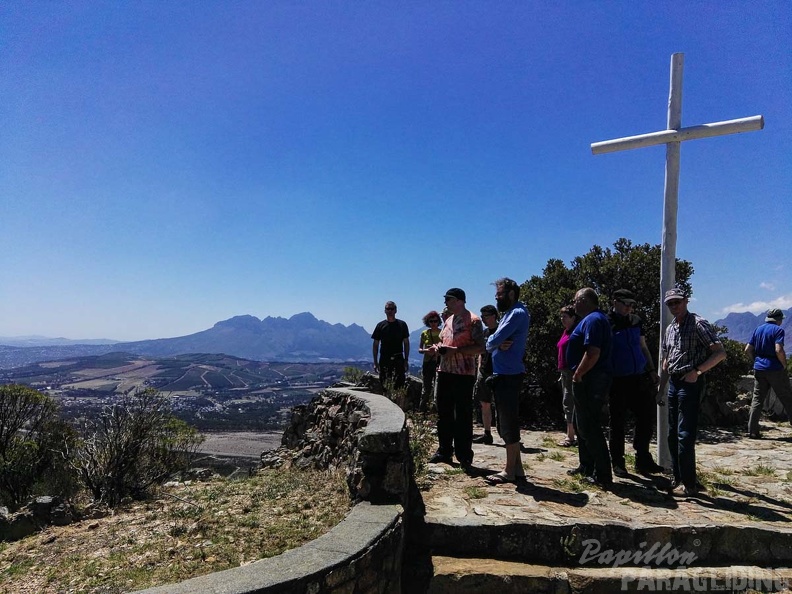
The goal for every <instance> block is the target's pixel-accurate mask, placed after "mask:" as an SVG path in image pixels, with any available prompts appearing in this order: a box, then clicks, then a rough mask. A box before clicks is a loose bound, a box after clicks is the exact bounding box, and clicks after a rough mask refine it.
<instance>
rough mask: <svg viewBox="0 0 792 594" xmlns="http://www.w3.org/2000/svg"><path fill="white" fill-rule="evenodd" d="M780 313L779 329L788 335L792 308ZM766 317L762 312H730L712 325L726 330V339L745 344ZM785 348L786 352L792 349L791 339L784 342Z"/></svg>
mask: <svg viewBox="0 0 792 594" xmlns="http://www.w3.org/2000/svg"><path fill="white" fill-rule="evenodd" d="M781 311H783V312H784V319H783V321H782V322H781V327H782V328H783V329H784V332H785V333H786V334H790V332H792V307H790V308H789V309H786V310H781ZM766 315H767V312H762V313H760V314H752V313H751V312H749V311H745V312H741V313H737V312H730V313H729V314H728V315H727V316H726V317H725V318H721V319H720V320H715V322H714V323H715V325H717V326H723V327H724V328H726V329H727V332H726V336H727V337H728V338H731V339H732V340H736V341H738V342H742V343H747V342H748V341H749V340H751V335H752V334H753V331H754V330H756V328H757V327H759V325H761V324H764V321H765V316H766ZM785 347H786V351H787V352H789V351H790V349H792V338H790V339H789V340H788V341H786V344H785Z"/></svg>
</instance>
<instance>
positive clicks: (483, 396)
mask: <svg viewBox="0 0 792 594" xmlns="http://www.w3.org/2000/svg"><path fill="white" fill-rule="evenodd" d="M485 379H487V378H485V377H484V376H483V375H481V374H479V375H478V376H477V377H476V386H475V388H473V397H474V398H475V399H476V400H478V401H479V402H490V403H491V402H492V390H491V389H490V387H489V386H488V385H487V383H486V382H485V381H484V380H485Z"/></svg>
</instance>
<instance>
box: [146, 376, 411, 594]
mask: <svg viewBox="0 0 792 594" xmlns="http://www.w3.org/2000/svg"><path fill="white" fill-rule="evenodd" d="M295 417H297V418H296V420H295V419H293V421H292V425H291V426H290V428H289V429H287V431H286V433H285V434H284V443H285V444H288V445H290V446H291V447H292V448H296V456H295V457H294V460H295V462H298V461H299V460H300V459H303V460H311V461H312V463H313V464H314V465H316V461H317V460H319V461H321V463H322V464H326V465H328V466H341V465H342V464H343V465H345V466H346V468H347V476H348V481H347V482H348V484H349V486H350V489H351V492H352V495H353V496H354V497H355V498H356V499H357V500H358V501H360V502H359V503H358V504H357V505H355V506H354V507H353V508H352V510H351V511H350V512H349V514H347V516H346V518H344V520H343V521H342V522H341V523H340V524H339V525H338V526H336V527H335V528H333V529H332V530H330V531H329V532H328V533H326V534H324V535H323V536H321V537H319V538H317V539H316V540H314V541H312V542H310V543H308V544H306V545H304V546H302V547H300V548H298V549H293V550H291V551H286V552H285V553H283V554H282V555H278V556H277V557H272V558H269V559H262V560H260V561H256V562H254V563H251V564H249V565H245V566H243V567H235V568H233V569H228V570H225V571H219V572H216V573H211V574H208V575H204V576H200V577H196V578H192V579H189V580H186V581H184V582H180V583H178V584H171V585H166V586H158V587H155V588H149V589H147V590H141V591H139V592H138V593H137V594H196V593H207V594H208V593H211V594H274V593H276V592H277V593H290V594H291V593H294V594H341V593H348V594H374V593H383V592H384V593H388V594H396V593H398V592H400V591H401V564H402V547H403V541H404V518H403V516H404V508H403V507H402V503H403V502H406V501H407V493H408V489H409V476H410V464H411V459H410V451H409V443H408V439H407V430H406V424H405V418H404V413H403V412H402V411H401V409H400V408H399V407H398V406H396V405H395V404H394V403H392V402H391V401H390V400H388V399H387V398H385V397H384V396H379V395H377V394H370V393H366V392H360V391H357V390H354V389H346V388H331V389H329V390H325V391H323V392H321V393H320V394H319V395H317V396H316V397H315V398H314V399H313V400H312V401H311V403H310V404H309V405H308V406H307V407H306V408H305V409H303V410H299V411H295Z"/></svg>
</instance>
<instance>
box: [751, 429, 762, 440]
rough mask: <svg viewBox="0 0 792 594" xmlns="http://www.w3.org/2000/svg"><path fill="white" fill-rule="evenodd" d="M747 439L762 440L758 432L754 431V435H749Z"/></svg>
mask: <svg viewBox="0 0 792 594" xmlns="http://www.w3.org/2000/svg"><path fill="white" fill-rule="evenodd" d="M748 439H762V434H761V433H759V432H758V431H755V432H754V433H749V434H748Z"/></svg>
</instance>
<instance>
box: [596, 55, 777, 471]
mask: <svg viewBox="0 0 792 594" xmlns="http://www.w3.org/2000/svg"><path fill="white" fill-rule="evenodd" d="M684 63H685V55H684V54H682V53H676V54H673V55H672V56H671V84H670V89H669V94H668V122H667V129H666V130H662V131H660V132H652V133H650V134H641V135H638V136H629V137H626V138H617V139H616V140H605V141H602V142H595V143H593V144H592V145H591V152H592V153H593V154H595V155H599V154H602V153H611V152H615V151H625V150H629V149H634V148H642V147H645V146H654V145H657V144H665V145H666V169H665V188H664V198H663V237H662V242H661V250H660V254H661V255H660V345H661V348H660V353H659V357H658V369H659V368H660V364H661V363H662V357H663V354H662V343H663V335H664V334H665V329H666V326H668V324H670V323H671V313H670V312H669V311H668V309H666V307H665V306H664V303H663V296H664V295H665V292H666V291H667V290H668V289H671V288H673V286H674V284H675V283H676V240H677V205H678V198H679V157H680V144H681V142H682V141H684V140H692V139H695V138H709V137H711V136H721V135H724V134H735V133H737V132H750V131H753V130H761V129H762V128H764V118H763V117H762V116H761V115H757V116H752V117H748V118H742V119H739V120H729V121H725V122H715V123H713V124H703V125H700V126H692V127H690V128H682V72H683V70H684ZM660 389H661V390H662V391H665V389H666V386H661V387H660ZM657 459H658V461H659V463H660V464H661V465H662V466H664V467H666V468H669V467H670V466H671V455H670V453H669V451H668V413H667V411H666V409H665V408H662V407H661V408H658V409H657Z"/></svg>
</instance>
